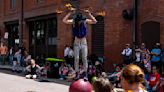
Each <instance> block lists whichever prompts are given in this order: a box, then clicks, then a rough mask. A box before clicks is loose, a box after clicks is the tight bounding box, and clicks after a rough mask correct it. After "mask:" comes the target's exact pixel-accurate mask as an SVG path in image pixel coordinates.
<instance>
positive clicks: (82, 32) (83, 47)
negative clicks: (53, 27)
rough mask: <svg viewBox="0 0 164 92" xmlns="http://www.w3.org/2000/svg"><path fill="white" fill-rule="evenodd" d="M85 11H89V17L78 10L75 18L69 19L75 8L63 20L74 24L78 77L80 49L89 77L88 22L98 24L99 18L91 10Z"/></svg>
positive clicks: (75, 60)
mask: <svg viewBox="0 0 164 92" xmlns="http://www.w3.org/2000/svg"><path fill="white" fill-rule="evenodd" d="M83 11H84V12H85V13H87V15H88V17H89V18H85V17H84V15H83V14H82V12H76V13H77V14H76V16H75V18H72V19H69V17H70V16H71V15H72V14H73V13H74V12H75V10H71V12H69V13H68V14H67V15H66V16H65V17H64V18H63V22H64V23H66V24H72V25H73V29H72V31H73V36H74V37H75V38H74V55H75V56H74V57H75V58H74V67H75V71H76V78H77V77H78V73H79V54H80V51H81V52H82V62H83V66H84V71H85V75H86V76H85V77H86V78H87V68H88V62H87V55H88V47H87V40H86V35H87V31H88V29H87V24H96V23H97V20H96V19H95V17H94V16H93V15H92V14H91V12H90V11H89V10H83Z"/></svg>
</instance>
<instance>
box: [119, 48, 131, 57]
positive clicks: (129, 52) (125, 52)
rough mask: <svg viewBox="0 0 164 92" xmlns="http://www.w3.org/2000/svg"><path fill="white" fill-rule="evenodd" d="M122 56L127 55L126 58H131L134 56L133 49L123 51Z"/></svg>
mask: <svg viewBox="0 0 164 92" xmlns="http://www.w3.org/2000/svg"><path fill="white" fill-rule="evenodd" d="M121 54H122V55H125V56H130V55H131V54H132V49H131V48H126V49H124V50H123V51H122V53H121Z"/></svg>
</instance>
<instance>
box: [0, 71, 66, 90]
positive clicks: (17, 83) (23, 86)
mask: <svg viewBox="0 0 164 92" xmlns="http://www.w3.org/2000/svg"><path fill="white" fill-rule="evenodd" d="M68 88H69V86H66V85H62V84H57V83H54V82H37V81H35V80H32V79H25V78H24V77H22V76H18V75H11V74H7V73H2V72H0V92H68Z"/></svg>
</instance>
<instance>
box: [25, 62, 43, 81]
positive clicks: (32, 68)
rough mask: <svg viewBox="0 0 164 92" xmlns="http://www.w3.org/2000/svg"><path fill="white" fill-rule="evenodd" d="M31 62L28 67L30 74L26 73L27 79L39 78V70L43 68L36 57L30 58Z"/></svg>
mask: <svg viewBox="0 0 164 92" xmlns="http://www.w3.org/2000/svg"><path fill="white" fill-rule="evenodd" d="M30 62H31V64H30V65H28V66H27V67H26V70H27V72H28V74H27V75H26V78H27V79H30V78H32V79H36V78H37V70H41V69H42V68H41V67H40V66H39V65H37V64H36V63H35V60H34V59H31V60H30Z"/></svg>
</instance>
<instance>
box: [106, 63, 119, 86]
mask: <svg viewBox="0 0 164 92" xmlns="http://www.w3.org/2000/svg"><path fill="white" fill-rule="evenodd" d="M120 74H121V67H120V66H119V65H117V66H116V67H115V71H114V72H113V74H111V75H109V76H108V78H109V80H110V81H112V83H113V84H114V86H115V87H117V88H118V87H121V85H120Z"/></svg>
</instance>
